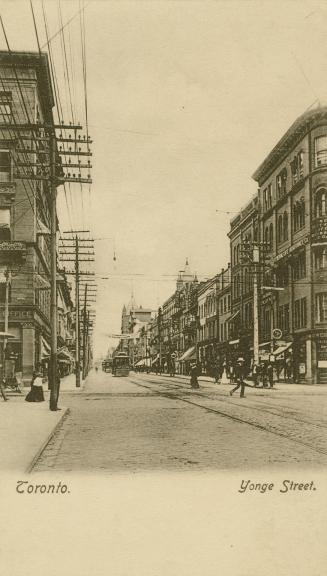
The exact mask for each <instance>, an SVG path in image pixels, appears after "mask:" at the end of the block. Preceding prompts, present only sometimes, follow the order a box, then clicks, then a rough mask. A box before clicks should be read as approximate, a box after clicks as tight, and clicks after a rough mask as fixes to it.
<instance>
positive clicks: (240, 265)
mask: <svg viewBox="0 0 327 576" xmlns="http://www.w3.org/2000/svg"><path fill="white" fill-rule="evenodd" d="M230 226H231V227H230V231H229V233H228V236H229V239H230V258H231V266H230V274H231V318H230V326H229V328H230V333H229V336H230V340H231V342H232V344H231V345H230V346H231V348H230V351H231V355H233V350H234V351H235V354H237V352H242V354H244V353H245V354H246V350H241V349H240V348H242V342H247V343H248V354H249V353H250V347H251V345H252V344H253V273H254V271H253V267H252V263H251V261H250V260H247V258H246V254H245V248H246V246H252V245H253V244H254V243H256V242H258V241H259V229H258V197H257V195H255V196H254V197H253V198H252V200H250V202H248V204H247V205H246V206H245V207H244V208H242V209H241V210H240V212H239V213H238V214H237V216H235V218H233V219H232V220H231V223H230Z"/></svg>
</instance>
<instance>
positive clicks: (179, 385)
mask: <svg viewBox="0 0 327 576" xmlns="http://www.w3.org/2000/svg"><path fill="white" fill-rule="evenodd" d="M149 382H151V383H152V384H158V385H159V386H171V385H172V386H174V387H175V388H179V389H183V384H182V383H181V384H177V382H172V383H171V384H168V383H167V384H166V383H164V382H156V381H154V380H149ZM190 393H191V390H190ZM197 395H198V396H201V397H202V398H207V399H208V400H212V397H211V396H207V395H206V394H202V393H201V392H200V393H198V394H197ZM223 398H225V396H224V397H223ZM214 399H215V400H217V401H218V402H224V400H223V399H222V398H220V397H219V396H215V397H214ZM228 404H229V405H233V406H238V407H239V404H236V402H232V401H231V402H229V403H228ZM263 405H264V406H267V405H268V404H267V403H263ZM242 408H247V409H248V410H256V411H257V412H260V413H264V414H271V415H272V416H277V417H278V418H284V419H285V420H294V422H299V423H300V424H308V425H309V426H316V427H317V428H322V429H324V430H327V425H325V424H319V423H318V422H309V421H308V420H302V419H301V418H297V417H296V416H291V415H288V416H285V415H284V414H278V413H277V412H273V411H272V410H267V409H265V408H261V407H260V406H253V405H252V406H248V405H247V404H243V405H242ZM280 409H281V410H283V407H281V408H280Z"/></svg>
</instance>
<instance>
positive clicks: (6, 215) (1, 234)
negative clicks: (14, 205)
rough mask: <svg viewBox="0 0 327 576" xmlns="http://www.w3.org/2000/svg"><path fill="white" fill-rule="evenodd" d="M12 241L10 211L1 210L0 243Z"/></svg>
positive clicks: (6, 209)
mask: <svg viewBox="0 0 327 576" xmlns="http://www.w3.org/2000/svg"><path fill="white" fill-rule="evenodd" d="M7 240H10V210H9V209H8V208H0V242H6V241H7Z"/></svg>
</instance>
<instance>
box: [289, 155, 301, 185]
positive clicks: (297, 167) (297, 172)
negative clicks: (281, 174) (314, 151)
mask: <svg viewBox="0 0 327 576" xmlns="http://www.w3.org/2000/svg"><path fill="white" fill-rule="evenodd" d="M291 173H292V184H296V183H297V182H298V181H299V180H300V179H301V178H302V177H303V152H302V150H301V151H300V152H298V153H297V154H296V155H295V156H294V158H293V160H292V162H291Z"/></svg>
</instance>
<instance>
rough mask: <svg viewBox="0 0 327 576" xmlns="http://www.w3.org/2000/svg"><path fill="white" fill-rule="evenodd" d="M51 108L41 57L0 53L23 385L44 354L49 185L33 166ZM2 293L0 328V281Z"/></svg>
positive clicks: (6, 205)
mask: <svg viewBox="0 0 327 576" xmlns="http://www.w3.org/2000/svg"><path fill="white" fill-rule="evenodd" d="M53 106H54V98H53V92H52V86H51V80H50V70H49V63H48V58H47V55H46V54H44V53H42V54H39V53H34V52H30V53H29V52H11V53H9V52H7V51H1V52H0V140H1V141H0V267H1V276H4V275H8V274H9V275H10V278H11V282H10V288H9V298H8V300H9V302H8V304H9V324H8V328H9V332H10V334H12V335H13V339H12V340H11V341H10V343H9V347H10V349H11V352H13V353H14V355H15V357H16V366H15V370H16V372H22V375H23V378H24V379H25V380H29V379H30V377H31V374H32V371H33V369H34V367H35V365H37V364H38V362H40V360H42V358H45V357H47V356H48V354H49V349H50V334H51V326H50V290H49V288H50V243H49V228H50V182H49V180H41V179H40V180H36V179H35V178H33V176H35V175H36V172H35V171H34V170H36V169H34V168H31V166H33V167H34V166H38V165H43V164H45V165H46V164H48V163H49V150H48V144H47V139H46V133H45V131H44V128H42V125H44V124H47V125H50V126H51V125H53V115H52V108H53ZM36 125H39V126H40V127H37V131H36V129H35V128H33V127H32V126H34V127H35V126H36ZM36 135H37V137H36ZM0 294H1V296H0V319H1V321H2V323H3V322H4V317H5V286H4V283H3V280H1V283H0Z"/></svg>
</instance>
